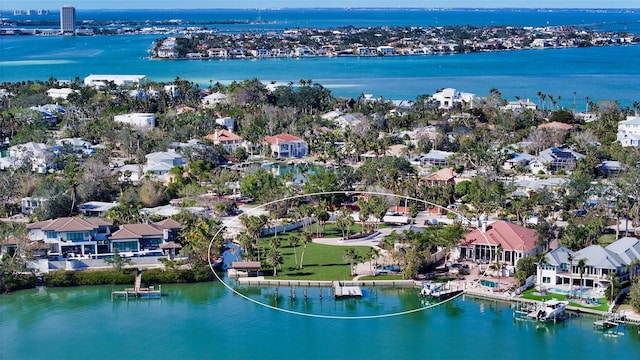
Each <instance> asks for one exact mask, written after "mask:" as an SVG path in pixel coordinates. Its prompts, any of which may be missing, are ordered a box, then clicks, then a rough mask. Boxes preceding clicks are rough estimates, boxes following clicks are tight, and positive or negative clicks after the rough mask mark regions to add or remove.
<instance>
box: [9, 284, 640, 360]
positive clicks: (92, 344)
mask: <svg viewBox="0 0 640 360" xmlns="http://www.w3.org/2000/svg"><path fill="white" fill-rule="evenodd" d="M111 288H112V287H111V286H100V287H79V288H70V289H35V290H27V291H20V292H16V293H13V294H8V295H2V296H0V358H2V359H51V358H53V359H56V358H65V359H86V358H92V359H101V358H104V359H106V358H109V359H110V358H114V357H117V358H126V359H133V358H141V359H165V358H174V359H194V358H224V359H276V358H278V359H291V358H299V359H327V358H331V359H347V358H349V359H372V358H393V359H408V358H429V359H450V358H455V359H460V358H475V359H513V358H516V357H517V358H519V359H540V358H551V357H553V358H556V357H558V358H561V357H565V358H571V359H603V358H607V359H615V358H628V356H629V354H632V353H635V352H637V349H638V348H639V347H640V337H639V336H638V334H637V332H635V331H632V330H627V331H625V332H626V334H625V335H624V336H619V337H617V338H611V337H605V336H604V335H603V334H602V333H600V332H594V331H593V330H592V322H593V320H594V319H593V318H589V317H586V316H583V317H578V318H573V319H571V320H569V321H566V322H564V323H559V324H555V325H540V324H538V323H535V322H529V321H518V320H514V319H513V313H512V309H511V307H510V306H509V304H503V303H497V302H493V301H480V300H474V299H471V298H464V299H463V298H458V299H456V300H454V301H453V302H451V303H448V304H446V305H443V306H441V307H437V308H433V309H429V310H425V311H421V312H418V313H414V314H410V315H405V316H400V317H391V318H383V319H373V320H329V319H319V318H308V317H301V316H296V315H290V314H285V313H282V312H276V311H273V310H269V309H267V308H264V307H261V306H258V305H255V304H253V303H251V302H249V301H246V300H242V299H240V298H239V297H238V296H237V295H234V294H233V293H231V292H230V291H229V290H227V289H226V288H224V287H222V286H221V285H220V284H219V283H203V284H187V285H171V286H163V292H164V293H165V294H166V296H163V297H162V299H161V300H137V301H129V302H125V301H123V300H116V301H114V302H113V303H112V302H111V301H110V291H111ZM115 288H120V287H115ZM241 290H242V291H244V292H245V293H247V294H248V295H249V296H251V297H252V298H256V299H262V300H264V301H265V302H270V303H271V304H274V303H275V300H274V299H273V289H271V288H252V289H251V290H246V289H241ZM297 291H298V292H297V297H296V300H295V301H293V302H292V301H290V300H289V298H288V295H286V294H288V290H285V289H280V294H282V295H285V296H280V297H279V301H278V303H277V304H278V306H279V307H282V308H286V309H295V310H301V311H307V312H318V313H324V314H339V315H346V316H359V315H365V314H383V313H388V312H392V311H401V310H406V309H413V308H416V307H419V306H420V300H419V296H418V295H417V290H416V289H382V288H372V289H365V297H364V298H363V299H362V300H354V299H351V300H339V301H335V300H333V299H332V298H330V297H328V296H326V293H325V296H324V297H323V299H322V300H320V299H318V296H317V293H316V291H317V289H311V290H309V293H308V294H309V296H310V300H308V301H304V300H303V299H302V292H301V290H300V289H297Z"/></svg>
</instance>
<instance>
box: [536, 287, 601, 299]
mask: <svg viewBox="0 0 640 360" xmlns="http://www.w3.org/2000/svg"><path fill="white" fill-rule="evenodd" d="M547 290H549V292H552V293H556V294H562V295H569V290H567V289H560V288H549V289H547ZM571 295H573V296H578V297H592V295H593V294H592V293H591V290H573V291H571Z"/></svg>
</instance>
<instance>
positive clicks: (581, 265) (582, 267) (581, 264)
mask: <svg viewBox="0 0 640 360" xmlns="http://www.w3.org/2000/svg"><path fill="white" fill-rule="evenodd" d="M586 267H587V259H585V258H582V259H580V260H578V270H579V272H580V286H583V283H582V277H583V276H584V270H585V269H586Z"/></svg>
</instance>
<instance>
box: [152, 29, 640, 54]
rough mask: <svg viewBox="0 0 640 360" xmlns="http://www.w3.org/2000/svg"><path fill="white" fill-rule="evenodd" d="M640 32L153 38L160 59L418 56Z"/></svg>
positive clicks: (289, 32) (633, 39)
mask: <svg viewBox="0 0 640 360" xmlns="http://www.w3.org/2000/svg"><path fill="white" fill-rule="evenodd" d="M639 41H640V36H638V35H637V34H632V33H622V32H598V31H594V30H590V29H587V28H580V27H577V26H544V27H517V26H492V27H478V26H469V25H467V26H435V27H422V26H403V27H386V26H385V27H366V28H358V27H353V26H348V27H340V28H332V29H311V28H295V29H285V30H282V31H278V32H276V31H270V32H267V33H259V32H245V33H240V34H222V33H218V32H215V31H212V30H210V29H206V28H202V29H189V30H188V31H182V32H180V33H178V34H177V35H176V36H171V37H165V38H162V39H158V40H157V41H155V42H154V44H153V46H152V48H151V49H150V52H151V53H152V57H153V58H156V59H246V58H253V59H266V58H289V57H317V56H320V57H332V56H360V57H372V56H416V55H442V54H462V53H474V52H485V51H507V50H527V49H548V48H569V47H590V46H609V45H635V44H638V42H639Z"/></svg>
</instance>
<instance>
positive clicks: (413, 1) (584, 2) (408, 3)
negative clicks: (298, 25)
mask: <svg viewBox="0 0 640 360" xmlns="http://www.w3.org/2000/svg"><path fill="white" fill-rule="evenodd" d="M66 4H68V5H73V6H75V7H76V8H78V9H150V8H153V9H175V8H182V9H189V8H198V9H202V8H235V9H238V8H281V7H282V8H284V7H289V8H303V7H336V8H344V7H417V8H430V7H449V8H452V7H459V8H501V7H518V8H532V7H535V8H640V1H638V0H528V1H524V0H511V1H505V0H475V1H474V0H448V1H434V0H296V1H293V0H236V1H228V0H218V1H206V0H75V1H74V0H65V1H57V0H54V1H52V0H0V9H2V10H12V9H55V8H59V7H60V6H62V5H66Z"/></svg>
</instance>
